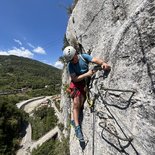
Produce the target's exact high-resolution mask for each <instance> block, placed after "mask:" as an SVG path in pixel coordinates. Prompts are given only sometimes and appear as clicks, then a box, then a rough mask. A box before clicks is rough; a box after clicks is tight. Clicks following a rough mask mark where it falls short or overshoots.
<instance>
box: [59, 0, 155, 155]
mask: <svg viewBox="0 0 155 155" xmlns="http://www.w3.org/2000/svg"><path fill="white" fill-rule="evenodd" d="M66 36H67V40H68V42H69V43H70V44H71V45H73V46H78V47H79V48H80V49H81V51H82V52H84V53H90V54H91V55H92V56H95V57H98V58H101V59H103V60H105V61H106V62H108V63H109V64H110V65H111V67H112V70H111V72H110V74H109V76H108V78H106V79H104V78H103V76H102V75H103V72H102V71H98V72H97V74H96V75H95V76H94V77H92V80H91V86H90V96H91V99H92V100H94V108H93V110H92V111H91V110H90V108H89V106H88V104H87V102H86V103H85V107H84V110H83V117H82V118H83V120H82V131H83V134H84V137H85V140H86V141H85V143H79V141H77V140H76V138H74V137H75V136H74V130H73V128H71V132H70V154H71V155H116V154H117V155H121V154H127V155H154V154H155V1H154V0H95V1H94V0H85V1H84V0H78V2H77V4H76V6H75V8H74V9H73V11H72V14H71V16H70V18H69V21H68V26H67V30H66ZM75 40H76V41H75ZM75 42H76V45H75ZM68 79H69V78H68V74H67V71H66V69H64V74H63V84H66V83H68V82H69V81H68ZM62 94H63V96H62V101H61V106H62V108H63V114H64V123H65V127H66V128H67V122H68V121H67V119H68V118H69V116H70V99H69V98H68V96H67V95H66V94H65V93H64V91H63V90H62Z"/></svg>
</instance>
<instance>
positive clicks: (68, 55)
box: [63, 46, 76, 61]
mask: <svg viewBox="0 0 155 155" xmlns="http://www.w3.org/2000/svg"><path fill="white" fill-rule="evenodd" d="M75 53H76V50H75V48H73V47H72V46H67V47H66V48H65V49H64V51H63V54H64V57H65V59H66V60H67V61H70V60H72V59H73V57H74V55H75Z"/></svg>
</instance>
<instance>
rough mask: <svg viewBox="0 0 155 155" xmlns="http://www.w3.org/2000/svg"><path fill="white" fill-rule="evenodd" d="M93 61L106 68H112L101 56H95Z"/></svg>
mask: <svg viewBox="0 0 155 155" xmlns="http://www.w3.org/2000/svg"><path fill="white" fill-rule="evenodd" d="M92 62H93V63H95V64H98V65H101V67H102V68H103V69H105V70H109V69H110V68H111V67H110V66H109V65H108V64H107V63H105V62H104V61H103V60H101V59H99V58H93V59H92Z"/></svg>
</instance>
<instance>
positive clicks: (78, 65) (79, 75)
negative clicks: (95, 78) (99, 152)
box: [63, 46, 110, 141]
mask: <svg viewBox="0 0 155 155" xmlns="http://www.w3.org/2000/svg"><path fill="white" fill-rule="evenodd" d="M63 54H64V58H65V59H66V61H67V62H68V71H69V73H70V77H71V83H70V89H71V93H70V95H71V97H72V99H73V119H74V120H73V121H74V125H75V134H76V137H77V138H78V139H79V140H80V141H83V140H84V138H83V134H82V131H81V127H80V123H79V114H80V111H81V110H82V109H83V104H84V101H85V98H86V97H85V95H86V92H85V78H87V77H91V76H92V75H93V74H94V73H95V72H96V71H93V70H89V69H88V63H89V62H92V63H95V64H98V65H101V67H102V69H103V70H109V69H110V66H109V65H108V64H107V63H105V62H104V61H103V60H101V59H99V58H93V57H92V56H90V55H88V54H81V55H80V54H78V53H77V51H76V49H75V48H74V47H72V46H67V47H66V48H65V49H64V51H63Z"/></svg>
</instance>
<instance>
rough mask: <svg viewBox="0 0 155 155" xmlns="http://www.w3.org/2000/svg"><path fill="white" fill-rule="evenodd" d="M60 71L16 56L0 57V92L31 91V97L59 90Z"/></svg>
mask: <svg viewBox="0 0 155 155" xmlns="http://www.w3.org/2000/svg"><path fill="white" fill-rule="evenodd" d="M60 85H61V70H59V69H57V68H55V67H52V66H50V65H47V64H43V63H41V62H38V61H35V60H31V59H28V58H23V57H17V56H13V55H11V56H0V91H1V92H2V91H10V90H16V89H22V88H24V90H31V93H33V95H32V96H34V95H35V96H38V95H46V94H47V95H50V94H55V93H56V92H57V91H58V90H60ZM39 89H41V90H39Z"/></svg>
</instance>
